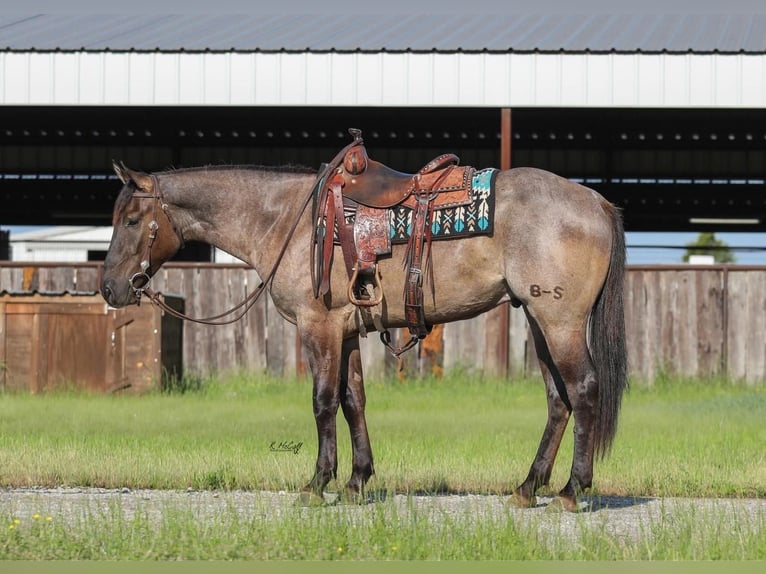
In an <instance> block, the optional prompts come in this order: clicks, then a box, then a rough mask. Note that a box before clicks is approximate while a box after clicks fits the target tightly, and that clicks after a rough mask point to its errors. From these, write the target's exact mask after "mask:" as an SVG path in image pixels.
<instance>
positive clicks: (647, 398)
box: [0, 375, 766, 560]
mask: <svg viewBox="0 0 766 574" xmlns="http://www.w3.org/2000/svg"><path fill="white" fill-rule="evenodd" d="M184 390H186V391H188V392H182V391H184ZM367 391H368V392H367V395H368V423H369V427H370V433H371V439H372V443H373V449H374V452H375V455H376V460H375V464H376V470H377V472H378V475H377V476H376V477H374V478H373V480H372V481H371V484H370V485H369V488H370V490H373V489H376V490H380V491H388V492H390V491H397V492H404V493H411V494H413V493H419V492H473V493H507V492H510V491H511V490H512V489H513V488H514V487H515V486H516V485H517V484H518V483H519V482H520V481H521V480H522V479H523V478H524V476H525V475H526V472H527V470H528V466H529V464H530V462H531V460H532V457H533V455H534V452H535V450H536V448H537V442H538V439H539V436H540V433H541V431H542V427H543V424H544V422H545V412H546V406H545V397H544V392H543V388H542V384H541V383H540V382H539V381H515V382H512V383H511V382H505V381H496V380H474V381H472V380H468V379H467V378H461V377H453V378H447V379H445V380H426V381H412V382H407V383H397V382H386V383H384V382H378V383H372V384H368V388H367ZM764 420H766V392H764V389H763V388H761V387H750V388H748V387H743V386H737V385H731V384H725V383H723V382H704V383H703V382H700V381H672V382H669V381H660V383H659V384H657V385H656V386H655V387H653V388H651V389H649V388H647V387H643V386H638V385H637V386H635V388H634V389H633V390H631V391H630V392H629V394H628V395H627V396H626V398H625V401H624V405H623V412H622V419H621V424H620V431H619V433H618V436H617V441H616V443H615V446H614V449H613V451H612V453H611V455H610V456H609V457H608V458H607V459H606V460H604V461H601V462H599V463H597V466H596V476H595V490H596V492H597V493H601V494H615V495H625V496H635V497H646V496H662V497H668V496H684V497H728V496H757V497H763V496H766V453H765V451H766V449H764V448H763V445H764V444H766V425H764V423H763V421H764ZM338 425H339V432H338V436H339V457H340V464H339V474H340V476H339V480H338V481H337V482H336V483H331V485H330V490H333V489H338V488H340V487H342V485H343V481H345V480H346V479H347V477H348V473H349V472H350V447H349V440H348V432H347V427H346V426H345V422H344V421H343V419H342V415H339V419H338ZM571 435H572V433H571V432H567V434H566V437H565V441H564V444H563V445H562V448H561V451H560V454H559V459H558V461H557V465H556V469H555V472H554V476H553V481H552V482H553V487H554V488H558V487H560V486H561V485H563V484H564V482H565V481H566V479H567V475H568V470H569V466H570V464H571V446H572V438H571ZM279 442H290V443H292V444H293V446H294V445H296V444H299V443H302V445H300V448H297V449H293V450H292V451H290V452H274V451H273V449H272V448H271V447H272V445H273V444H274V445H276V444H278V443H279ZM296 450H297V452H296ZM315 453H316V438H315V429H314V422H313V417H312V415H311V385H310V383H308V382H307V381H305V380H290V381H279V380H273V379H269V378H265V377H259V376H255V375H241V376H230V377H227V378H224V379H222V380H215V381H214V380H209V381H202V382H200V381H195V382H194V385H190V386H184V385H177V386H176V387H175V388H174V392H171V393H159V392H158V393H154V394H150V395H145V396H140V397H137V396H130V395H122V396H101V395H88V394H82V393H76V392H67V393H56V394H49V395H41V396H30V395H26V394H8V393H6V394H2V395H0V485H1V486H5V487H13V486H61V485H66V486H98V487H105V488H118V487H128V488H131V489H137V488H167V489H181V490H183V489H187V488H193V489H206V490H211V489H217V490H227V489H268V490H287V491H291V492H292V491H297V490H298V489H299V488H300V487H301V486H302V485H303V484H305V483H306V482H307V481H308V479H309V478H310V476H311V474H312V471H313V465H314V460H315ZM0 508H4V510H0V560H4V559H5V560H7V559H27V558H31V559H86V560H87V559H118V560H123V559H161V560H165V559H178V558H183V559H323V560H324V559H546V560H583V559H584V560H591V559H600V560H612V559H621V560H646V559H656V560H715V559H721V558H723V559H738V560H753V559H757V560H763V559H766V536H764V532H765V531H766V529H764V526H766V517H765V516H763V514H760V515H758V516H755V517H753V516H741V517H735V519H734V520H733V521H732V522H724V521H722V519H721V517H720V516H717V515H712V514H711V515H708V514H706V513H705V511H702V510H699V509H698V508H695V506H694V505H690V507H689V509H688V510H686V511H684V512H681V513H674V514H673V515H672V516H668V517H664V516H661V517H659V518H658V519H657V521H656V523H652V524H650V526H649V527H646V528H645V529H642V530H641V532H640V533H639V535H638V536H636V537H628V538H626V537H624V536H621V535H619V534H618V533H616V532H614V531H612V530H607V529H606V527H605V526H604V525H603V524H601V523H600V522H599V521H598V520H593V519H592V518H593V516H591V517H590V519H588V518H586V517H585V516H582V515H569V514H564V515H560V517H558V518H556V517H553V518H552V517H551V516H549V515H547V514H540V513H539V512H535V511H528V512H526V513H525V512H522V513H521V514H519V513H518V512H516V513H513V512H512V511H511V510H510V509H506V510H505V511H502V512H500V513H499V514H492V515H483V514H481V513H465V515H463V514H444V513H441V514H438V516H436V515H435V514H434V513H435V512H438V511H436V510H433V509H423V508H421V507H418V506H416V505H408V506H407V507H405V508H402V507H401V506H397V505H396V504H394V502H393V497H388V499H387V500H383V501H382V502H377V503H375V504H369V505H366V506H363V507H344V506H332V507H326V508H319V509H299V508H293V507H292V506H291V507H290V508H287V509H284V511H282V512H279V513H276V514H275V513H274V512H273V509H271V516H270V518H269V519H268V520H267V519H264V516H265V515H266V514H268V512H269V509H264V511H263V512H255V513H254V514H251V515H245V514H243V513H241V512H238V511H237V509H235V508H230V509H229V510H227V511H224V512H220V513H218V514H216V515H215V516H214V517H213V518H211V519H209V520H199V519H197V518H196V517H195V509H194V508H193V507H191V506H190V505H189V504H179V505H177V506H174V507H168V508H164V509H162V512H161V514H160V515H159V518H157V515H156V512H155V511H156V509H153V508H151V507H149V505H148V503H147V506H146V507H145V508H139V509H138V512H136V513H135V514H133V513H126V512H125V511H124V509H122V508H121V507H120V506H119V505H118V504H116V505H114V506H113V507H111V508H110V509H109V511H108V512H104V511H103V510H99V509H92V511H87V512H83V513H82V514H80V515H78V516H76V517H75V519H74V521H65V520H60V519H59V516H58V514H56V509H52V510H51V509H49V508H42V507H41V508H40V516H38V517H37V518H29V517H26V518H25V519H24V520H19V518H18V517H16V516H14V514H13V511H12V510H13V509H12V508H9V507H8V506H7V505H6V506H5V507H0ZM47 512H52V518H53V519H52V520H51V521H47V520H45V519H46V517H47V514H46V513H47ZM153 512H154V514H152V513H153ZM597 517H598V513H596V518H597ZM15 520H19V522H18V524H17V523H15V522H14V521H15ZM566 521H570V526H571V525H572V524H571V521H574V523H573V526H574V531H575V535H574V539H572V536H571V535H570V536H563V535H560V533H559V530H560V529H561V528H563V526H562V525H563V524H565V523H566Z"/></svg>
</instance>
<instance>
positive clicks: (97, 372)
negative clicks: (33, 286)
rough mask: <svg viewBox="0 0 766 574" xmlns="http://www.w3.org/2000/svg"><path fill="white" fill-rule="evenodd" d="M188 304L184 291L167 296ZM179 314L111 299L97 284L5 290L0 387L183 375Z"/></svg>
mask: <svg viewBox="0 0 766 574" xmlns="http://www.w3.org/2000/svg"><path fill="white" fill-rule="evenodd" d="M165 302H166V303H168V304H169V305H171V306H172V307H173V308H174V309H177V310H179V311H183V306H184V305H183V299H181V298H180V297H174V296H167V295H166V296H165ZM182 337H183V329H182V325H181V321H180V320H179V319H177V318H175V317H172V316H170V315H167V314H165V313H163V312H162V311H161V310H160V309H158V308H157V307H155V306H152V305H142V306H139V307H130V308H125V309H114V308H111V307H109V306H108V305H107V304H106V302H105V301H104V299H103V298H102V297H101V295H100V294H98V293H93V292H73V291H67V292H56V293H53V292H37V291H35V292H9V291H3V292H0V389H3V390H24V389H27V390H29V391H30V392H33V393H40V392H45V391H49V390H54V389H63V388H76V389H84V390H89V391H93V392H115V391H122V390H130V391H132V392H144V391H147V390H150V389H153V388H157V387H158V386H159V385H162V384H163V383H164V382H166V381H167V380H168V377H180V376H181V375H182V356H181V355H182V349H183V341H182Z"/></svg>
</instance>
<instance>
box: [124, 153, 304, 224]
mask: <svg viewBox="0 0 766 574" xmlns="http://www.w3.org/2000/svg"><path fill="white" fill-rule="evenodd" d="M234 170H250V171H260V172H267V173H287V174H290V173H294V174H316V173H317V170H315V169H312V168H310V167H306V166H303V165H295V164H288V165H281V166H273V165H254V164H242V165H235V164H216V165H203V166H195V167H183V168H169V169H166V170H162V171H156V172H153V173H155V174H156V175H173V174H184V173H202V172H210V171H234ZM134 189H135V188H134V187H133V186H130V185H126V186H123V188H122V190H121V191H120V194H119V195H118V196H117V200H116V202H115V213H119V212H121V211H122V210H123V209H124V208H125V205H126V204H127V203H128V202H129V201H130V199H131V197H132V195H133V191H134Z"/></svg>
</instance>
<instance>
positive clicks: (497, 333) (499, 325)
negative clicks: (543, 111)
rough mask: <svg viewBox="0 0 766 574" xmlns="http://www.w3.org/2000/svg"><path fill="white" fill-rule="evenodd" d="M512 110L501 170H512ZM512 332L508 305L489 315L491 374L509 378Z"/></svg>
mask: <svg viewBox="0 0 766 574" xmlns="http://www.w3.org/2000/svg"><path fill="white" fill-rule="evenodd" d="M511 140H512V134H511V108H501V109H500V169H503V170H506V169H510V168H511ZM509 331H510V306H509V305H508V304H507V303H504V304H502V305H500V306H499V307H497V308H495V309H493V310H492V311H490V312H489V313H488V315H487V330H486V337H487V338H486V340H485V344H486V347H485V348H486V349H487V352H488V355H487V360H486V369H487V372H488V373H489V374H492V375H496V376H499V377H507V376H508V371H509V365H508V360H509V359H508V345H509Z"/></svg>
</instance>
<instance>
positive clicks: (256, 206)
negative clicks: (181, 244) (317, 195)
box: [166, 169, 313, 268]
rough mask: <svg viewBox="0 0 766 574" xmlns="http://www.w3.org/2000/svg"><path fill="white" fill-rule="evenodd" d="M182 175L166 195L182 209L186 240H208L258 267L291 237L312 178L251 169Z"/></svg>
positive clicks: (182, 231) (181, 220) (180, 216)
mask: <svg viewBox="0 0 766 574" xmlns="http://www.w3.org/2000/svg"><path fill="white" fill-rule="evenodd" d="M180 177H183V179H184V181H183V182H181V181H179V185H177V186H173V189H172V192H171V193H172V194H173V197H172V198H171V197H168V198H166V199H167V200H168V202H169V203H174V204H175V206H176V208H177V211H178V219H179V221H178V222H175V221H174V223H176V225H177V227H179V231H180V232H181V234H182V236H183V239H184V240H185V241H202V242H204V243H209V244H211V245H213V246H215V247H218V248H219V249H222V250H223V251H226V252H227V253H230V254H231V255H233V256H234V257H237V258H238V259H241V260H242V261H245V262H246V263H249V264H250V265H253V266H255V267H256V268H257V267H259V266H260V265H259V263H262V264H265V265H268V264H270V262H269V261H267V260H266V259H268V254H270V253H273V252H274V251H275V249H276V250H278V249H279V247H275V245H277V244H280V245H281V243H283V242H284V241H285V240H286V238H287V233H288V231H289V228H290V227H291V226H292V224H293V222H294V221H295V219H296V218H297V217H298V216H299V213H298V212H299V209H300V207H301V206H302V204H303V200H304V199H305V196H306V194H307V193H309V191H310V188H311V184H312V182H313V176H312V175H310V174H293V173H279V172H275V173H272V172H264V171H258V170H246V169H243V170H236V169H232V170H231V171H229V170H221V171H210V172H204V171H203V172H199V173H198V174H193V173H186V174H181V176H180ZM171 217H174V215H173V214H171Z"/></svg>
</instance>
